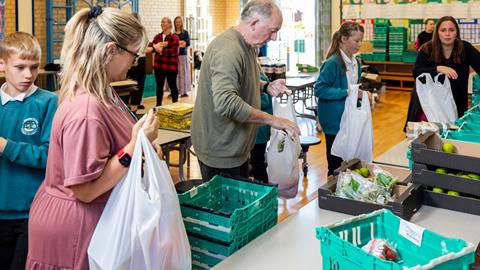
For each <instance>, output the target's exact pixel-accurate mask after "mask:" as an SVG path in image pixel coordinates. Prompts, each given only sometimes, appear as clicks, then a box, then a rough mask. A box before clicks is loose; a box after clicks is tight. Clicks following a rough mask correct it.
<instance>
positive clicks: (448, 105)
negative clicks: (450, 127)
mask: <svg viewBox="0 0 480 270" xmlns="http://www.w3.org/2000/svg"><path fill="white" fill-rule="evenodd" d="M441 75H443V76H445V80H444V81H443V83H442V82H441V81H440V80H439V76H441ZM422 78H425V83H423V82H422V80H421V79H422ZM415 88H416V91H417V95H418V99H419V101H420V105H421V106H422V110H423V112H424V113H425V116H426V117H427V119H428V121H429V122H436V123H451V124H453V123H454V122H455V120H457V118H458V112H457V104H455V100H454V99H453V95H452V88H451V87H450V80H449V79H448V77H447V76H446V75H444V74H442V73H439V74H437V76H435V78H434V79H432V76H431V75H430V73H423V74H421V75H420V76H418V77H417V80H416V82H415Z"/></svg>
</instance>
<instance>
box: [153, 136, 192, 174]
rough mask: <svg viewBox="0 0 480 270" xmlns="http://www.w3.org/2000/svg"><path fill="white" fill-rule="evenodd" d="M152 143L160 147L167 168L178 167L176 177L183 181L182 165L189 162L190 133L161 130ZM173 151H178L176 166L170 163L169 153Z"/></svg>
mask: <svg viewBox="0 0 480 270" xmlns="http://www.w3.org/2000/svg"><path fill="white" fill-rule="evenodd" d="M154 143H157V144H159V145H160V146H161V147H162V151H163V155H164V157H165V162H166V163H167V165H168V166H169V167H178V177H179V178H180V181H185V175H184V173H183V165H184V164H185V162H187V161H188V160H189V158H188V155H189V149H190V147H191V141H190V132H188V131H184V130H182V131H176V130H172V129H162V128H161V129H159V130H158V137H157V139H156V140H155V141H154ZM173 150H178V152H179V154H178V164H173V163H171V162H170V152H171V151H173ZM188 163H189V162H188ZM188 163H187V164H188ZM188 165H189V164H188Z"/></svg>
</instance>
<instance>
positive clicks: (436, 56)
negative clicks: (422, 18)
mask: <svg viewBox="0 0 480 270" xmlns="http://www.w3.org/2000/svg"><path fill="white" fill-rule="evenodd" d="M444 22H452V23H453V25H455V29H457V36H456V37H455V42H454V44H453V50H452V55H451V56H450V57H452V59H453V62H454V63H455V64H461V63H463V62H464V61H465V52H464V48H463V42H462V40H461V38H460V28H459V27H458V23H457V21H456V20H455V18H453V17H452V16H444V17H442V18H440V19H439V20H438V21H437V24H436V25H435V31H434V32H433V38H432V40H431V41H429V42H427V43H425V44H423V45H422V47H420V50H421V51H423V52H425V53H426V54H427V55H430V58H429V60H430V61H432V62H434V63H435V64H437V65H439V64H441V63H442V61H443V60H444V59H445V56H444V54H443V47H442V42H441V41H440V37H439V35H438V31H439V29H440V26H441V25H442V23H444Z"/></svg>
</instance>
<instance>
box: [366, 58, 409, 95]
mask: <svg viewBox="0 0 480 270" xmlns="http://www.w3.org/2000/svg"><path fill="white" fill-rule="evenodd" d="M365 64H367V65H369V66H371V67H374V68H376V69H377V70H378V72H379V75H380V77H381V78H382V81H384V82H386V83H387V89H389V90H404V91H411V90H412V89H413V85H414V83H415V79H414V78H413V75H412V70H413V66H414V64H415V63H405V62H374V61H365Z"/></svg>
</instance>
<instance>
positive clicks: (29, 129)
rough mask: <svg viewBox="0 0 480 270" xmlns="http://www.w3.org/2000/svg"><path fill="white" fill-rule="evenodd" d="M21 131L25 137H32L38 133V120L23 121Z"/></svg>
mask: <svg viewBox="0 0 480 270" xmlns="http://www.w3.org/2000/svg"><path fill="white" fill-rule="evenodd" d="M21 131H22V133H23V134H24V135H27V136H31V135H33V134H35V133H37V132H38V120H37V119H35V118H27V119H25V120H23V124H22V128H21Z"/></svg>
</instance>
